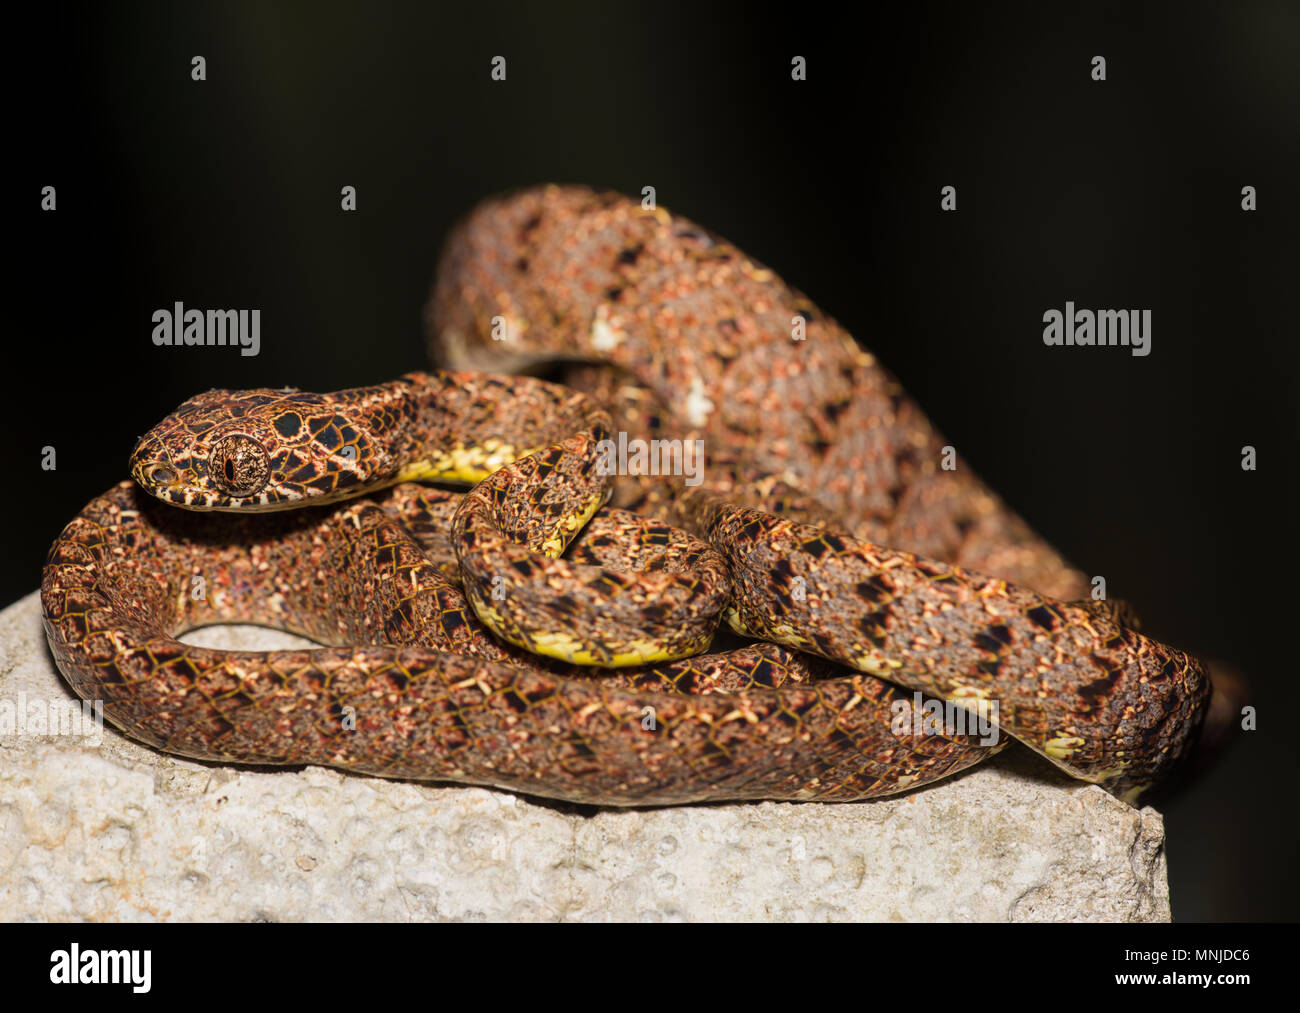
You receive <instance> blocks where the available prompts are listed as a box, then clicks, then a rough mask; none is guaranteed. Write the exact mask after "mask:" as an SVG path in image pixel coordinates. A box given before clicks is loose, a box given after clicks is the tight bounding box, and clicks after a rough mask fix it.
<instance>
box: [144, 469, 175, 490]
mask: <svg viewBox="0 0 1300 1013" xmlns="http://www.w3.org/2000/svg"><path fill="white" fill-rule="evenodd" d="M149 481H150V482H153V483H155V484H157V485H171V484H172V483H173V482H175V481H176V472H174V471H173V470H172V469H171V468H169V467H167V465H165V464H155V465H154V466H153V467H152V468H150V469H149Z"/></svg>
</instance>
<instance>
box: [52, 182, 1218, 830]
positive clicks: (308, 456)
mask: <svg viewBox="0 0 1300 1013" xmlns="http://www.w3.org/2000/svg"><path fill="white" fill-rule="evenodd" d="M426 320H427V323H428V334H429V346H430V352H431V355H432V357H433V359H434V361H435V362H436V363H438V367H437V368H434V369H430V370H426V371H420V372H412V373H408V374H405V375H404V376H402V377H399V378H397V379H395V380H392V381H388V382H384V383H379V384H373V385H369V386H364V387H354V388H349V389H344V390H339V391H335V392H332V393H311V392H305V391H301V390H297V389H295V388H281V389H277V388H258V389H251V390H242V391H231V390H212V391H208V392H205V393H202V394H199V395H197V396H194V397H191V398H190V399H189V400H187V401H185V402H184V403H183V404H181V405H180V406H179V407H178V408H177V409H176V410H175V411H174V412H172V413H171V414H170V415H168V416H167V418H165V419H164V420H163V421H162V422H160V423H159V424H158V425H157V426H155V427H154V428H152V429H151V430H150V431H149V432H148V433H146V434H145V435H144V436H143V437H142V438H141V439H140V440H139V442H138V443H137V445H136V446H135V448H134V450H133V451H132V454H131V457H130V462H129V470H130V474H131V478H130V479H128V480H124V481H122V482H121V483H119V484H118V485H116V486H114V487H113V488H112V489H110V490H108V491H107V492H106V493H104V494H102V495H101V496H98V497H96V498H95V499H93V500H92V501H91V502H90V503H89V504H87V506H86V507H85V508H84V509H83V510H82V511H81V512H80V513H79V514H78V515H77V516H76V517H75V518H74V519H73V520H72V521H71V522H70V523H69V524H68V525H67V526H66V527H65V528H64V529H63V531H62V532H61V533H60V534H59V536H58V537H57V538H56V539H55V541H54V543H53V545H52V546H51V549H50V552H49V555H48V557H47V561H46V564H45V568H44V570H43V574H42V582H41V603H42V616H43V623H44V628H45V631H46V635H47V639H48V641H49V644H50V648H51V652H52V654H53V657H54V659H55V661H56V663H57V664H58V666H59V668H60V670H61V671H62V673H63V675H64V677H65V679H66V680H67V682H68V683H69V685H70V686H71V687H72V689H73V691H74V692H75V693H77V694H78V695H79V696H81V697H83V698H86V699H93V700H100V701H102V702H103V711H104V715H105V717H106V718H107V719H108V720H109V721H111V722H112V723H113V724H114V725H115V726H116V727H118V728H119V729H121V730H122V731H123V732H124V733H126V734H127V735H129V736H131V737H133V738H135V739H137V740H139V741H141V742H143V743H145V744H147V745H149V746H152V747H154V748H156V749H158V750H161V751H164V752H168V753H172V754H176V755H180V756H185V757H190V758H194V759H198V760H203V761H209V762H221V763H241V764H256V765H272V766H302V765H307V764H316V765H322V766H329V767H334V768H338V769H341V770H345V771H349V772H353V773H358V774H365V775H372V776H380V777H389V778H399V779H410V780H416V781H430V782H452V783H463V784H473V785H482V786H488V787H493V788H499V789H504V790H510V791H517V792H520V793H523V794H527V795H531V796H537V797H542V798H551V799H558V800H563V801H568V802H575V803H585V804H592V805H600V806H646V805H678V804H690V803H702V802H718V801H752V800H788V801H801V802H804V801H823V802H847V801H861V800H868V799H873V798H878V797H883V796H887V795H892V794H895V793H898V792H902V791H906V790H909V789H913V788H917V787H920V786H922V785H926V784H930V783H932V782H935V781H938V780H940V779H942V778H945V777H948V776H950V775H953V774H956V773H957V772H959V771H962V770H965V769H967V768H969V767H971V766H973V765H975V764H978V763H980V762H982V761H983V760H985V759H986V758H988V757H989V756H991V755H994V754H996V753H997V752H998V751H1000V750H1001V749H1002V748H1003V747H1004V746H1006V745H1007V744H1008V742H1010V741H1012V740H1015V741H1018V742H1020V743H1022V744H1024V745H1025V746H1028V747H1029V748H1030V749H1032V750H1033V751H1035V752H1037V753H1038V754H1040V755H1041V756H1044V757H1046V758H1047V759H1048V760H1049V761H1051V762H1052V763H1053V764H1054V765H1056V766H1057V767H1059V768H1061V769H1062V770H1064V771H1066V772H1067V773H1068V774H1069V775H1070V776H1072V777H1074V778H1077V779H1079V780H1082V781H1086V782H1090V783H1093V784H1098V785H1100V786H1101V787H1103V788H1104V789H1106V790H1107V791H1109V792H1111V793H1112V794H1114V795H1116V796H1117V797H1119V798H1122V799H1124V800H1126V801H1129V802H1133V803H1136V801H1137V799H1139V798H1140V797H1141V795H1142V793H1143V792H1145V791H1146V790H1148V789H1150V788H1151V787H1153V786H1155V785H1158V784H1160V783H1161V782H1162V781H1164V780H1165V779H1166V778H1167V777H1168V776H1169V775H1170V773H1171V772H1172V771H1174V770H1176V769H1177V768H1178V767H1179V765H1180V764H1182V763H1183V762H1184V761H1185V759H1186V757H1187V756H1188V754H1189V753H1190V751H1191V750H1192V749H1193V747H1194V746H1195V745H1196V742H1197V740H1198V737H1199V736H1200V734H1201V731H1202V726H1203V725H1204V724H1205V720H1206V713H1207V710H1208V708H1209V701H1210V697H1211V682H1210V678H1209V674H1208V672H1207V669H1206V666H1205V664H1204V662H1202V661H1201V660H1200V659H1198V658H1196V657H1194V656H1192V655H1190V654H1188V653H1186V652H1184V651H1181V650H1179V649H1177V648H1174V647H1171V646H1168V645H1165V644H1162V643H1160V642H1158V641H1156V640H1154V639H1152V638H1150V637H1148V636H1146V635H1144V634H1143V633H1142V632H1141V631H1140V629H1139V627H1138V624H1137V621H1136V618H1135V616H1134V615H1133V614H1132V612H1131V610H1128V609H1127V608H1125V607H1123V606H1122V605H1121V604H1120V603H1118V602H1109V601H1105V600H1101V601H1097V600H1093V599H1092V598H1091V597H1089V595H1088V590H1089V583H1088V581H1087V579H1086V578H1085V577H1084V575H1083V574H1082V573H1080V572H1079V571H1078V570H1076V569H1074V568H1073V567H1071V566H1070V565H1069V564H1067V563H1066V562H1065V561H1064V559H1063V558H1062V557H1061V556H1060V555H1059V554H1058V553H1057V552H1056V551H1055V550H1054V549H1053V548H1052V547H1051V546H1050V545H1048V544H1047V543H1046V542H1045V541H1044V540H1043V539H1042V538H1041V537H1040V536H1038V535H1037V534H1036V533H1035V532H1034V531H1033V530H1032V529H1031V528H1030V527H1029V526H1028V525H1027V524H1026V523H1025V522H1024V521H1023V520H1022V519H1021V518H1020V517H1018V516H1017V515H1016V514H1015V513H1014V511H1012V510H1011V509H1010V508H1009V507H1008V506H1007V505H1006V504H1005V503H1004V502H1003V501H1002V500H1001V499H999V498H998V497H997V496H996V494H994V493H993V492H992V491H991V490H989V489H988V488H987V487H986V486H985V485H984V484H983V483H982V482H981V480H980V479H979V478H978V476H976V475H975V474H974V472H973V471H972V470H971V469H970V468H969V466H967V465H966V463H965V462H964V461H963V460H961V459H960V458H957V457H955V456H954V455H953V453H952V449H953V448H951V447H950V446H949V445H948V444H946V443H945V442H944V440H943V438H942V436H941V435H940V434H939V433H938V432H937V431H935V429H934V428H933V427H932V426H931V424H930V423H929V421H928V420H927V419H926V418H925V416H924V415H923V414H922V413H921V411H920V410H919V408H917V407H916V405H915V404H914V403H913V402H912V400H911V399H910V398H909V397H908V396H907V395H906V393H905V392H904V391H903V389H902V387H901V385H900V384H899V383H898V381H897V380H896V379H895V378H894V377H893V376H892V375H891V374H889V373H888V372H887V371H886V370H885V369H884V368H883V367H882V366H881V365H880V364H879V363H878V362H877V360H876V359H875V358H874V356H872V355H871V354H870V353H869V352H867V351H865V350H864V349H863V348H862V347H861V346H860V345H859V343H858V342H857V340H856V339H855V338H854V337H853V336H852V335H850V334H849V333H848V332H847V331H846V330H844V328H842V327H841V326H840V325H839V324H837V323H836V322H835V321H834V320H833V319H832V318H830V317H829V316H827V315H826V314H824V313H822V311H821V310H820V309H819V308H818V307H817V306H815V305H814V304H813V303H812V302H811V301H810V300H809V299H808V298H807V297H806V296H804V295H803V294H802V293H801V292H799V291H797V290H795V289H793V288H792V287H790V286H789V285H787V284H786V283H785V282H784V281H783V280H782V279H781V278H780V277H779V276H777V275H776V273H775V272H774V271H772V270H771V269H769V268H766V267H764V266H763V265H761V264H759V263H757V262H755V261H754V260H752V259H751V258H749V257H747V256H746V255H745V254H744V253H742V252H741V251H740V250H738V249H737V248H736V247H734V246H732V245H731V244H729V243H727V242H726V241H725V240H723V239H722V238H720V237H718V236H716V235H714V234H712V233H710V232H708V231H707V230H705V229H703V228H702V227H700V226H698V225H695V224H694V223H693V222H691V221H690V220H688V219H686V218H683V217H681V216H678V215H673V214H670V213H669V212H668V211H667V210H665V209H663V208H662V207H653V206H652V207H647V206H646V205H645V204H644V203H642V202H638V201H635V200H631V199H629V198H626V197H624V196H622V195H620V194H617V193H613V192H601V191H596V190H592V189H589V188H586V187H581V186H559V185H548V186H541V187H534V188H530V189H526V190H522V191H518V192H515V193H512V194H507V195H503V196H501V197H497V198H492V199H490V200H488V201H485V202H484V203H483V204H481V205H480V206H479V207H477V208H476V209H475V210H474V211H472V212H471V213H470V214H469V215H468V216H467V217H466V218H465V219H464V220H463V221H462V222H461V223H460V224H459V225H457V226H456V228H455V229H454V230H453V232H452V233H451V235H450V236H449V238H448V240H447V242H446V245H445V248H444V251H443V255H442V258H441V260H440V262H439V265H438V268H437V271H436V274H435V281H434V285H433V289H432V291H431V294H430V298H429V301H428V305H427V309H426ZM546 369H550V370H552V372H553V373H554V372H555V371H558V372H559V374H560V376H558V377H555V376H552V377H551V378H549V379H548V378H545V377H543V376H538V375H529V374H530V373H531V374H536V373H539V372H544V371H545V370H546ZM629 439H630V441H631V442H632V443H633V444H635V445H638V446H646V445H649V446H658V447H660V448H667V450H669V451H671V452H672V453H675V454H676V455H677V456H675V457H674V456H672V454H669V455H668V456H667V457H665V458H662V459H661V460H667V461H670V462H675V463H676V464H678V465H680V464H681V463H682V457H681V456H680V455H681V453H682V452H683V448H686V447H688V446H697V447H703V448H705V461H706V464H705V466H704V467H703V468H702V469H701V472H700V473H697V474H695V475H694V477H693V478H692V477H691V476H689V475H687V474H684V473H683V472H684V471H685V469H683V468H680V467H679V468H670V469H667V470H668V471H669V472H670V473H667V474H665V473H662V471H663V469H660V470H659V471H656V469H655V468H653V467H647V466H645V464H644V462H643V463H642V464H641V465H640V466H636V467H634V466H632V465H631V464H630V463H627V462H624V463H622V464H616V465H615V466H611V463H610V462H611V456H612V455H611V448H612V447H614V446H617V445H620V443H619V441H620V440H622V441H623V442H622V444H621V445H624V446H626V445H629ZM637 441H640V442H639V443H637ZM629 460H630V459H629ZM232 622H236V623H238V622H249V623H256V624H260V625H266V626H273V627H276V628H279V629H283V630H286V631H289V632H293V633H297V634H300V635H303V636H305V637H308V638H310V639H311V640H313V641H315V642H316V643H317V644H320V645H322V646H319V647H314V648H306V649H294V650H278V651H221V650H216V649H211V648H205V647H199V646H195V645H192V644H188V643H186V642H184V641H183V640H181V639H179V638H180V637H181V636H182V635H183V634H184V633H185V632H186V631H188V630H191V629H194V628H197V627H201V626H205V625H211V624H217V623H232ZM927 706H936V707H939V708H940V711H941V712H942V713H943V714H945V715H947V716H948V717H949V718H951V717H966V716H969V717H970V719H971V721H970V723H969V724H963V723H961V722H954V721H952V720H947V719H945V720H943V721H937V720H933V721H928V722H927V723H924V724H918V723H916V722H913V721H903V722H900V720H899V717H900V714H901V715H906V714H918V713H923V712H924V713H929V714H933V713H936V712H935V711H933V710H929V711H927V710H926V708H927ZM942 708H947V709H946V710H942ZM977 716H978V717H980V718H983V719H988V721H989V723H990V725H989V726H991V728H992V731H993V734H992V735H990V734H988V726H985V725H980V726H978V727H976V725H975V718H976V717H977Z"/></svg>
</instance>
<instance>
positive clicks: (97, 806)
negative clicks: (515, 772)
mask: <svg viewBox="0 0 1300 1013" xmlns="http://www.w3.org/2000/svg"><path fill="white" fill-rule="evenodd" d="M185 639H187V640H192V641H193V642H196V643H198V642H202V643H206V644H207V645H208V646H213V647H240V648H255V649H256V648H262V649H267V648H276V647H286V646H291V645H298V644H301V643H302V641H299V640H298V639H297V638H293V637H288V636H286V635H284V634H280V633H276V632H274V631H269V630H263V629H258V628H255V627H242V628H240V627H223V628H213V629H210V630H205V631H201V632H199V633H196V634H193V635H191V636H188V637H186V638H185ZM72 699H73V698H72V694H71V692H70V691H69V689H68V688H67V686H66V685H65V684H64V682H63V679H62V677H61V676H60V675H59V673H58V672H57V670H56V668H55V666H54V663H53V660H52V659H51V657H50V654H49V650H48V648H47V647H46V644H45V637H44V634H43V632H42V630H41V624H40V601H39V598H38V596H37V595H35V594H32V595H29V596H27V597H26V598H23V599H22V600H21V601H19V602H17V603H16V604H14V605H12V606H10V607H9V608H8V609H6V610H4V612H2V613H0V919H4V920H8V921H14V920H24V919H26V920H81V919H87V920H94V921H113V920H222V921H306V920H314V921H319V920H385V921H387V920H398V921H413V920H420V921H423V920H434V919H439V920H445V919H455V920H459V919H464V920H565V921H570V920H644V921H660V920H663V921H713V920H725V921H740V920H762V921H846V920H858V919H869V920H888V921H900V920H903V921H929V920H959V921H1005V920H1011V921H1037V920H1045V921H1058V920H1070V921H1075V920H1088V921H1093V920H1110V921H1158V920H1167V919H1168V918H1169V917H1170V912H1169V888H1168V884H1167V881H1166V871H1165V856H1164V846H1163V845H1164V821H1163V820H1162V818H1161V817H1160V814H1159V813H1157V812H1155V811H1154V810H1152V809H1149V808H1148V809H1143V810H1141V811H1138V810H1134V809H1131V808H1129V807H1128V806H1126V805H1124V804H1123V803H1121V802H1119V801H1117V800H1116V799H1114V798H1112V797H1111V796H1109V795H1107V794H1106V793H1105V792H1103V791H1102V790H1101V789H1100V788H1097V787H1092V786H1086V785H1080V784H1075V783H1073V782H1071V781H1069V780H1068V779H1066V778H1065V777H1063V776H1062V775H1060V774H1058V773H1057V772H1056V771H1055V769H1054V768H1052V767H1051V765H1050V764H1047V763H1046V762H1045V761H1041V760H1040V759H1039V758H1037V757H1035V756H1033V755H1032V754H1031V753H1029V752H1028V751H1027V750H1024V749H1021V748H1018V747H1013V748H1012V749H1009V750H1007V751H1006V752H1005V753H1003V754H1002V755H1001V756H1000V757H998V758H997V759H995V760H994V761H993V762H992V763H991V764H985V765H983V766H982V767H980V768H977V769H975V770H973V771H970V772H969V773H967V774H965V775H964V776H959V777H957V778H953V779H951V780H949V781H946V782H943V783H941V784H938V785H935V786H932V787H930V788H926V789H921V790H918V791H914V792H912V793H910V794H908V795H905V796H902V797H899V798H894V799H887V800H884V801H879V802H868V803H856V804H840V805H822V804H811V803H808V804H802V805H800V804H790V803H772V802H767V803H761V804H736V805H716V806H695V807H679V808H671V809H649V810H636V811H616V810H595V809H580V808H578V807H572V806H564V805H557V804H553V803H545V802H538V801H535V800H529V799H526V798H522V797H519V796H516V795H512V794H509V793H507V792H501V791H490V790H485V789H480V788H460V787H430V786H426V785H421V784H413V783H402V782H392V781H383V780H379V779H377V778H369V777H360V776H354V775H350V774H344V773H340V772H338V771H333V770H325V769H322V768H319V767H307V768H301V769H280V770H275V769H251V768H233V767H227V766H220V765H215V764H203V763H195V762H190V761H187V760H182V759H177V758H174V757H169V756H165V755H163V754H161V753H158V752H155V751H153V750H152V749H148V748H145V747H143V746H140V745H138V744H136V743H134V742H132V741H130V740H129V739H127V738H125V737H123V736H122V735H120V734H118V733H117V732H116V731H115V730H114V729H113V728H112V727H111V726H105V727H104V728H103V729H102V732H101V733H100V734H99V735H97V736H96V735H91V736H79V735H70V734H59V735H51V734H49V731H48V722H46V723H45V724H42V723H41V720H40V717H39V715H40V714H43V713H45V712H46V711H48V706H49V703H50V702H51V701H54V702H55V703H56V704H57V705H60V706H62V705H64V704H66V703H69V702H71V701H72ZM20 705H21V708H22V709H23V715H24V717H25V718H26V717H30V716H32V715H37V716H36V717H35V720H33V721H31V722H26V721H24V722H23V723H24V724H25V725H26V727H23V728H21V729H20V728H19V727H18V726H19V721H18V716H17V712H18V710H19V709H20ZM32 725H35V728H34V729H33V727H32Z"/></svg>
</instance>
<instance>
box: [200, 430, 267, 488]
mask: <svg viewBox="0 0 1300 1013" xmlns="http://www.w3.org/2000/svg"><path fill="white" fill-rule="evenodd" d="M270 472H271V465H270V463H269V462H268V461H267V459H266V451H265V450H263V449H262V444H261V443H259V442H258V441H257V440H255V439H253V438H252V437H251V436H227V437H226V438H225V439H223V440H219V441H217V443H216V444H215V445H214V446H213V448H212V456H211V458H210V459H209V462H208V478H210V479H211V480H212V484H213V485H215V486H216V487H217V488H218V489H219V490H220V491H221V492H223V493H225V494H226V495H227V496H239V497H243V496H252V495H253V494H254V493H256V492H258V491H260V490H261V488H262V487H263V486H264V485H266V480H267V477H268V476H269V475H270Z"/></svg>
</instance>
